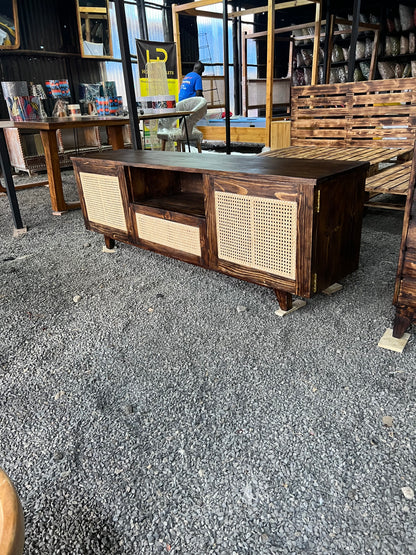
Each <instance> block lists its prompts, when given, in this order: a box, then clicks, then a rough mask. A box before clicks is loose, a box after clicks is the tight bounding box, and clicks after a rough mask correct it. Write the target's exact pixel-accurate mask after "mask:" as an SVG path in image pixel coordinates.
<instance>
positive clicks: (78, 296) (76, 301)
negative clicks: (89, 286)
mask: <svg viewBox="0 0 416 555" xmlns="http://www.w3.org/2000/svg"><path fill="white" fill-rule="evenodd" d="M81 299H82V297H81V295H75V297H74V298H73V299H72V300H73V301H74V303H79V301H80V300H81Z"/></svg>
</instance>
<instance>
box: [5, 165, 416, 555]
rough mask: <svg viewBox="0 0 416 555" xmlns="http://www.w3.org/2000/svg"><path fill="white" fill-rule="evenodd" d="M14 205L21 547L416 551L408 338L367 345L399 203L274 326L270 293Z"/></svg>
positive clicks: (10, 385) (12, 330) (11, 426)
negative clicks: (334, 279)
mask: <svg viewBox="0 0 416 555" xmlns="http://www.w3.org/2000/svg"><path fill="white" fill-rule="evenodd" d="M64 175H65V177H64V182H65V191H66V196H67V198H68V199H71V198H76V192H75V188H74V183H73V177H72V174H71V173H70V172H65V174H64ZM42 177H43V176H42ZM18 199H19V203H20V206H21V211H22V217H23V220H24V223H25V224H26V225H27V226H28V227H29V232H28V233H27V234H26V235H25V236H23V237H20V238H17V239H16V238H13V237H12V223H11V217H10V210H9V205H8V202H7V199H6V198H5V197H2V198H0V221H1V226H0V237H1V240H0V268H1V272H2V287H1V290H0V322H1V344H0V347H1V348H0V466H2V467H3V468H4V469H5V470H6V472H7V473H8V474H9V476H10V477H11V479H12V480H13V481H14V483H15V485H16V488H17V490H18V492H19V495H20V498H21V500H22V504H23V509H24V514H25V520H26V547H25V553H26V554H41V555H48V554H51V555H56V554H60V553H62V554H70V555H72V554H88V555H89V554H95V553H99V554H111V555H113V554H114V555H116V554H123V555H124V554H127V555H135V554H146V555H147V554H153V553H170V554H173V553H178V554H179V553H183V554H192V555H194V554H198V555H199V554H209V553H213V554H226V555H233V554H256V555H258V554H275V553H279V554H280V553H282V554H286V553H295V554H296V553H313V554H326V553H328V554H338V553H340V554H341V553H342V554H344V553H353V554H361V553H374V554H377V555H380V554H412V553H416V505H415V503H416V500H414V499H407V498H406V496H405V495H404V493H403V490H402V488H405V487H409V488H412V490H416V458H415V445H416V429H415V424H416V412H415V387H416V379H415V375H414V370H415V359H416V357H415V336H414V330H413V332H412V334H411V338H410V341H409V343H408V344H407V346H406V348H405V350H404V352H403V353H402V354H398V353H394V352H391V351H386V350H383V349H380V348H379V347H377V343H378V341H379V339H380V337H381V336H382V335H383V333H384V331H385V329H386V328H387V327H391V324H392V321H393V316H394V309H393V307H392V296H393V288H394V279H395V273H396V266H397V257H398V249H399V244H400V233H401V223H402V215H401V214H400V213H393V212H386V211H384V212H383V211H375V210H372V211H370V212H368V213H367V214H366V216H365V220H364V229H363V237H362V249H361V263H360V268H359V270H358V271H357V272H355V273H354V274H352V275H350V276H348V277H347V278H346V279H345V280H343V286H344V287H343V289H342V290H341V291H340V292H339V293H337V294H336V295H334V296H332V297H327V296H325V295H323V294H318V295H316V296H315V297H313V298H312V299H309V300H308V302H307V305H306V307H304V308H303V309H302V310H300V311H298V312H296V313H294V314H292V315H290V316H288V317H285V318H282V319H281V318H279V317H278V316H276V315H275V310H276V309H277V308H278V306H277V302H276V300H275V297H274V294H273V293H272V291H271V290H269V289H266V288H262V287H259V286H256V285H253V284H249V283H244V282H242V281H239V280H237V279H233V278H229V277H226V276H223V275H220V274H215V273H213V272H209V271H206V270H203V269H201V268H198V267H194V266H191V265H188V264H185V263H183V262H180V261H176V260H172V259H169V258H165V257H162V256H160V255H157V254H154V253H151V252H146V251H141V250H139V249H137V248H134V247H130V246H126V245H119V246H118V248H117V250H116V253H115V254H107V253H103V252H102V246H103V239H102V237H101V236H100V235H98V234H95V233H90V232H88V231H86V230H85V228H84V223H83V219H82V215H81V212H80V211H75V212H72V213H68V214H66V215H64V216H61V217H53V216H52V215H51V211H50V202H49V193H48V190H47V189H46V188H40V189H31V190H26V191H21V192H19V193H18ZM78 297H79V298H78ZM74 298H75V300H76V301H77V302H75V301H74ZM238 307H239V308H238ZM241 307H246V310H242V309H241ZM237 308H238V309H237ZM385 416H390V417H391V418H392V422H391V423H389V422H388V420H385V422H384V424H383V417H385ZM386 423H387V424H391V425H385V424H386ZM404 492H405V493H406V495H407V497H412V495H411V493H412V491H411V490H409V491H407V490H404Z"/></svg>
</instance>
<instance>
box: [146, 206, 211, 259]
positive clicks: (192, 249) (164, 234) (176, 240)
mask: <svg viewBox="0 0 416 555" xmlns="http://www.w3.org/2000/svg"><path fill="white" fill-rule="evenodd" d="M136 224H137V235H138V238H139V240H142V241H150V242H151V243H156V244H158V245H162V246H164V247H167V248H169V249H174V250H176V251H182V252H185V253H188V254H192V255H195V256H198V257H201V236H200V229H199V227H196V226H193V225H187V224H184V223H179V222H175V221H171V220H165V219H163V218H158V217H155V216H149V215H147V214H141V213H140V212H136Z"/></svg>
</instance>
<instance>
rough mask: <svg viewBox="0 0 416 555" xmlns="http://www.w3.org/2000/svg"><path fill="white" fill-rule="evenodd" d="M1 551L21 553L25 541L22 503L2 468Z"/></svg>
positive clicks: (19, 554) (0, 472)
mask: <svg viewBox="0 0 416 555" xmlns="http://www.w3.org/2000/svg"><path fill="white" fill-rule="evenodd" d="M0 515H1V518H0V553H5V554H8V555H21V554H22V553H23V548H24V543H25V522H24V516H23V510H22V505H21V503H20V500H19V497H18V495H17V493H16V490H15V488H14V486H13V484H12V483H11V481H10V479H9V477H8V476H7V474H6V473H5V472H4V471H3V470H2V469H1V468H0Z"/></svg>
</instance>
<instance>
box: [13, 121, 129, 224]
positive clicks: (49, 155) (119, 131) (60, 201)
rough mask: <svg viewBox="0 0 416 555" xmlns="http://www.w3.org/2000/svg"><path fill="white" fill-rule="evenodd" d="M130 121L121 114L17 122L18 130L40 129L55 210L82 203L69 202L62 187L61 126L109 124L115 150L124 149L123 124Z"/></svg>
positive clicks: (109, 136) (66, 208) (111, 141)
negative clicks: (59, 134) (59, 139)
mask: <svg viewBox="0 0 416 555" xmlns="http://www.w3.org/2000/svg"><path fill="white" fill-rule="evenodd" d="M128 123H129V119H128V118H120V117H117V116H108V117H99V116H79V117H71V118H47V119H46V120H42V121H16V122H13V125H14V126H15V127H17V128H18V129H31V130H34V131H39V133H40V136H41V139H42V144H43V149H44V151H45V161H46V169H47V172H48V182H49V193H50V196H51V204H52V212H53V213H54V214H61V213H62V212H66V211H67V210H74V209H77V208H79V207H80V203H79V202H66V201H65V198H64V193H63V189H62V177H61V168H60V164H59V147H58V141H57V137H56V131H57V130H58V129H78V128H85V127H93V126H105V127H106V128H107V134H108V138H109V142H110V144H111V146H112V147H113V149H114V150H116V149H119V148H124V139H123V126H124V125H127V124H128Z"/></svg>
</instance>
